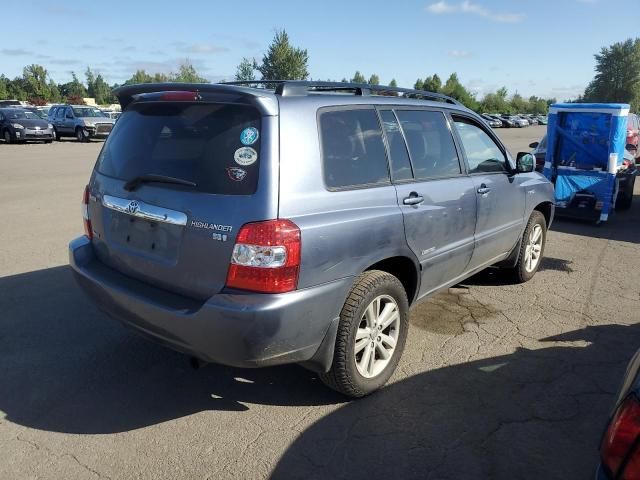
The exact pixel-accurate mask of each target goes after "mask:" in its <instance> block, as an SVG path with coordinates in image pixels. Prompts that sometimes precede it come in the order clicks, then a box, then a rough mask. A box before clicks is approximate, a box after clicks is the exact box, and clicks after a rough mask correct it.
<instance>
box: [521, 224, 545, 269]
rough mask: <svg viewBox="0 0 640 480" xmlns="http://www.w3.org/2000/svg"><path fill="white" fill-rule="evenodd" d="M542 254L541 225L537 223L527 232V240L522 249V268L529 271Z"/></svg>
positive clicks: (536, 264)
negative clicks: (523, 249)
mask: <svg viewBox="0 0 640 480" xmlns="http://www.w3.org/2000/svg"><path fill="white" fill-rule="evenodd" d="M541 254H542V227H541V226H540V225H538V224H536V225H534V226H533V229H532V230H531V233H530V234H529V242H528V243H527V246H526V248H525V251H524V269H525V270H526V271H527V272H529V273H531V272H533V271H534V270H535V269H536V267H537V266H538V262H540V255H541Z"/></svg>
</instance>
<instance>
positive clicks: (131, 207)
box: [126, 200, 140, 215]
mask: <svg viewBox="0 0 640 480" xmlns="http://www.w3.org/2000/svg"><path fill="white" fill-rule="evenodd" d="M138 208H140V205H138V202H136V201H135V200H131V201H130V202H129V204H128V205H127V207H126V211H127V213H130V214H132V215H133V214H134V213H136V212H137V211H138Z"/></svg>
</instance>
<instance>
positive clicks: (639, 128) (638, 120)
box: [627, 113, 640, 158]
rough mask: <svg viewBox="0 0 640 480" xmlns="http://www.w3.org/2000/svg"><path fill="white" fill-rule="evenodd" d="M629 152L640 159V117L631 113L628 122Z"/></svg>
mask: <svg viewBox="0 0 640 480" xmlns="http://www.w3.org/2000/svg"><path fill="white" fill-rule="evenodd" d="M627 150H629V151H630V152H631V154H632V155H633V156H635V157H636V158H640V116H638V115H636V114H635V113H630V114H629V117H628V120H627Z"/></svg>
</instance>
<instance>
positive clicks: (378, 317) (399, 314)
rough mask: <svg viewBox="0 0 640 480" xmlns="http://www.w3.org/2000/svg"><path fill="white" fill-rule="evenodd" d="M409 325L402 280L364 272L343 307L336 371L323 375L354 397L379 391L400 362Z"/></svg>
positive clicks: (334, 387)
mask: <svg viewBox="0 0 640 480" xmlns="http://www.w3.org/2000/svg"><path fill="white" fill-rule="evenodd" d="M408 324H409V301H408V300H407V293H406V292H405V290H404V287H403V286H402V284H401V283H400V281H399V280H398V279H397V278H396V277H394V276H393V275H391V274H389V273H387V272H383V271H380V270H370V271H367V272H365V273H363V274H362V275H360V277H359V278H358V280H357V281H356V283H355V284H354V286H353V288H352V289H351V292H350V293H349V296H348V297H347V300H346V301H345V303H344V306H343V307H342V311H341V313H340V323H339V324H338V333H337V336H336V345H335V350H334V353H333V362H332V365H331V369H330V370H329V371H328V372H327V373H323V374H320V379H321V380H322V381H323V382H324V383H325V384H326V385H327V386H329V387H330V388H332V389H334V390H336V391H338V392H340V393H342V394H343V395H346V396H349V397H354V398H357V397H363V396H365V395H368V394H370V393H372V392H374V391H375V390H378V389H379V388H380V387H382V386H383V385H384V384H385V383H386V382H387V381H388V380H389V378H390V377H391V375H392V374H393V372H394V371H395V369H396V367H397V365H398V362H399V361H400V357H401V355H402V352H403V351H404V346H405V342H406V339H407V330H408Z"/></svg>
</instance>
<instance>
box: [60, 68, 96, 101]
mask: <svg viewBox="0 0 640 480" xmlns="http://www.w3.org/2000/svg"><path fill="white" fill-rule="evenodd" d="M59 88H60V94H61V95H62V97H64V98H67V100H68V99H69V98H70V97H71V98H74V99H76V100H77V99H78V98H86V97H87V96H88V94H89V93H88V92H87V89H86V88H85V86H84V85H83V84H82V83H81V82H80V80H78V77H77V76H76V74H75V73H74V72H71V81H70V82H67V83H65V84H64V85H60V86H59Z"/></svg>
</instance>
